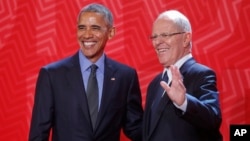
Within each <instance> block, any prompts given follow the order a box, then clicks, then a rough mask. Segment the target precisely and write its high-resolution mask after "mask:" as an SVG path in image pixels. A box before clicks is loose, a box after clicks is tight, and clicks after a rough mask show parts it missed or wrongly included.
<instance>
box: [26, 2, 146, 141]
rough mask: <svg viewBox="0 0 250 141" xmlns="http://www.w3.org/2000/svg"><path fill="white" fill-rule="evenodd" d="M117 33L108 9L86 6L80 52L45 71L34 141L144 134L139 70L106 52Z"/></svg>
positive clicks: (136, 140)
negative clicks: (111, 57) (122, 133)
mask: <svg viewBox="0 0 250 141" xmlns="http://www.w3.org/2000/svg"><path fill="white" fill-rule="evenodd" d="M114 35H115V27H114V26H113V17H112V13H111V12H110V10H108V9H107V8H106V7H104V6H103V5H100V4H90V5H87V6H85V7H84V8H83V9H82V10H81V11H80V13H79V16H78V21H77V40H78V43H79V46H80V49H79V51H77V53H76V54H74V55H72V56H71V57H68V58H65V59H62V60H59V61H57V62H54V63H51V64H49V65H46V66H44V67H42V68H41V70H40V72H39V76H38V80H37V85H36V92H35V101H34V108H33V113H32V121H31V126H30V134H29V140H30V141H48V139H49V135H50V134H49V133H50V130H52V138H53V141H119V140H120V132H121V129H123V131H124V133H125V135H126V136H127V137H128V138H130V139H131V140H132V141H140V140H141V133H142V127H141V126H142V125H141V124H142V115H143V110H142V105H141V104H142V103H141V91H140V87H139V81H138V76H137V72H136V70H135V69H133V68H131V67H129V66H126V65H124V64H121V63H119V62H116V61H114V60H111V59H110V58H109V57H108V56H107V55H105V53H104V48H105V46H106V43H107V41H108V40H110V39H112V37H113V36H114Z"/></svg>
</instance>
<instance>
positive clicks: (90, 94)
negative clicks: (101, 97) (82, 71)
mask: <svg viewBox="0 0 250 141" xmlns="http://www.w3.org/2000/svg"><path fill="white" fill-rule="evenodd" d="M90 68H91V73H90V75H89V80H88V86H87V98H88V105H89V113H90V117H91V122H92V127H93V129H94V128H95V123H96V119H97V114H98V84H97V79H96V70H97V66H96V65H95V64H93V65H91V66H90Z"/></svg>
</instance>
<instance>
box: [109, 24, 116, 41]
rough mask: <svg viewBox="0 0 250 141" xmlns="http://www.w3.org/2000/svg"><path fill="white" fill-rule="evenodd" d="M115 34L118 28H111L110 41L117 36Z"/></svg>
mask: <svg viewBox="0 0 250 141" xmlns="http://www.w3.org/2000/svg"><path fill="white" fill-rule="evenodd" d="M115 32H116V28H115V27H111V28H110V29H109V39H112V38H113V37H114V36H115Z"/></svg>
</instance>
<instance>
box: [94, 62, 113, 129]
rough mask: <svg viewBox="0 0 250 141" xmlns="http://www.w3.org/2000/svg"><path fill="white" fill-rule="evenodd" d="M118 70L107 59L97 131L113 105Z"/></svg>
mask: <svg viewBox="0 0 250 141" xmlns="http://www.w3.org/2000/svg"><path fill="white" fill-rule="evenodd" d="M115 72H116V68H115V67H114V65H113V64H112V62H111V60H110V59H108V58H107V57H106V58H105V68H104V80H103V91H102V100H101V105H100V110H99V113H98V117H97V123H96V129H97V130H98V126H100V124H101V119H105V118H104V116H105V114H106V111H107V109H108V107H109V104H110V103H111V102H110V101H111V99H112V95H113V94H114V93H112V89H113V88H114V85H115V83H116V79H115V76H114V74H115Z"/></svg>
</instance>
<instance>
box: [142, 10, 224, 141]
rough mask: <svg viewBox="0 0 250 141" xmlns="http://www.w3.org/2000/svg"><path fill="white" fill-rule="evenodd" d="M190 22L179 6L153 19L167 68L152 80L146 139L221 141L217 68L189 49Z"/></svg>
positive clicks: (157, 47)
mask: <svg viewBox="0 0 250 141" xmlns="http://www.w3.org/2000/svg"><path fill="white" fill-rule="evenodd" d="M191 35H192V30H191V25H190V22H189V20H188V19H187V18H186V16H184V15H183V14H182V13H180V12H178V11H176V10H169V11H166V12H163V13H162V14H160V15H159V16H158V18H157V19H156V20H155V22H154V23H153V29H152V36H151V39H152V44H153V46H154V49H155V51H156V53H157V56H158V59H159V62H160V64H161V65H162V66H163V68H164V69H163V73H160V74H158V75H157V76H156V77H155V78H154V79H153V80H152V81H151V82H150V84H149V86H148V90H147V96H146V105H145V113H144V119H143V140H144V141H221V140H222V136H221V134H220V131H219V128H220V124H221V111H220V106H219V95H218V91H217V88H216V74H215V72H214V71H213V70H212V69H210V68H208V67H206V66H204V65H201V64H199V63H197V62H196V61H195V59H194V58H193V57H192V54H191Z"/></svg>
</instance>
